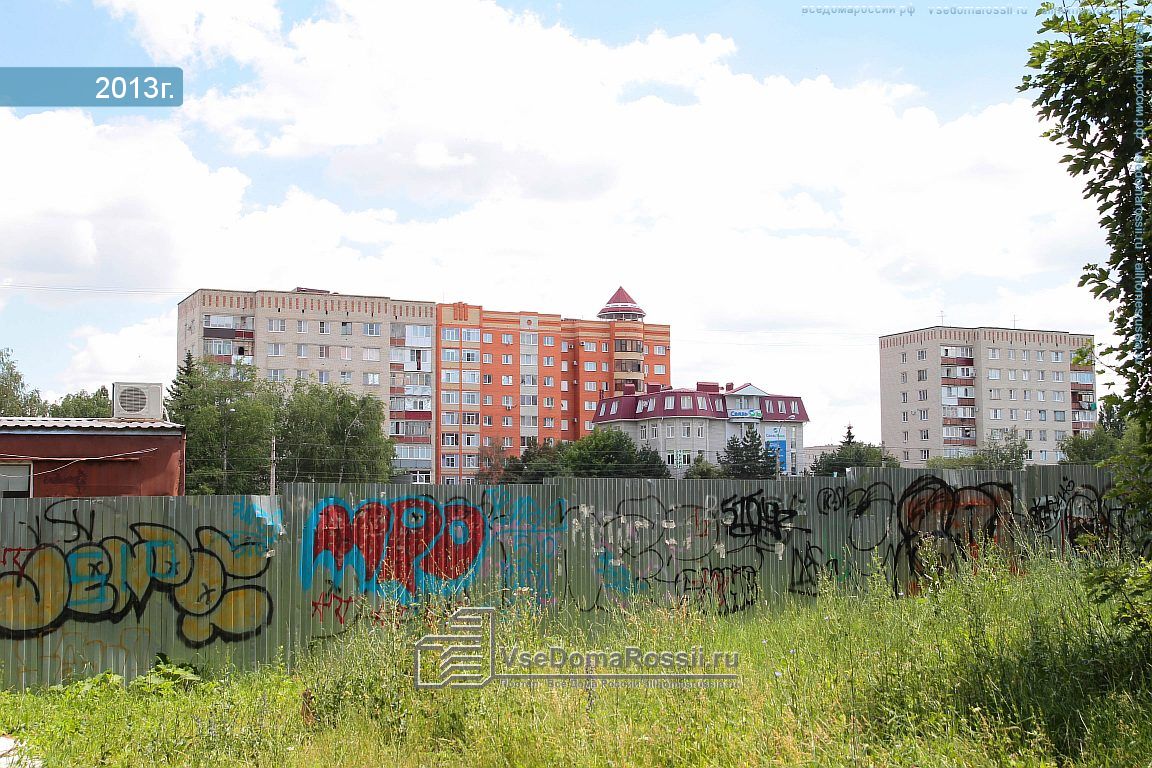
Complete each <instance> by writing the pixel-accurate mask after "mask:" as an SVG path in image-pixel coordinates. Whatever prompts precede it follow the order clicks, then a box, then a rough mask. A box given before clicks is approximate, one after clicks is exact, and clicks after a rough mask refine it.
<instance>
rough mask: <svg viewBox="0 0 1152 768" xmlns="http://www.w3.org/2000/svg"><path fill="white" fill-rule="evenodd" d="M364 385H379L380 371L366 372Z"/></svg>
mask: <svg viewBox="0 0 1152 768" xmlns="http://www.w3.org/2000/svg"><path fill="white" fill-rule="evenodd" d="M364 386H366V387H378V386H380V374H378V373H365V374H364Z"/></svg>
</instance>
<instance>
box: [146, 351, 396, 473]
mask: <svg viewBox="0 0 1152 768" xmlns="http://www.w3.org/2000/svg"><path fill="white" fill-rule="evenodd" d="M166 405H167V410H168V417H169V418H170V419H172V420H173V421H176V422H178V423H180V424H183V425H184V426H185V428H186V430H187V436H188V438H187V439H188V442H187V457H186V466H187V487H188V493H189V494H213V493H267V492H268V491H269V484H270V482H271V467H272V445H273V436H275V438H276V459H277V463H276V471H277V478H276V479H277V483H287V482H319V483H324V482H331V483H341V482H345V483H348V482H352V483H358V482H365V483H367V482H387V481H388V480H389V479H390V478H391V477H392V459H393V456H394V453H395V447H394V445H393V443H392V441H391V440H389V439H388V437H387V436H386V435H385V434H384V421H385V416H386V413H387V412H386V410H385V408H384V405H383V404H382V403H381V402H380V401H379V400H377V399H375V398H373V397H371V396H368V395H355V394H353V393H351V392H349V391H348V390H347V389H345V388H343V387H331V386H325V385H321V384H316V383H310V382H299V381H298V382H294V383H293V384H292V385H291V386H285V385H279V384H273V383H271V382H267V381H263V380H261V379H258V378H256V376H255V375H254V370H253V369H251V368H247V367H239V368H238V370H237V374H236V375H233V374H232V372H231V371H230V369H229V368H228V367H226V366H221V365H217V364H216V363H213V362H210V361H203V362H196V361H194V360H192V359H191V356H189V357H186V358H185V360H184V364H182V365H181V366H180V370H179V372H178V373H177V375H176V378H175V380H174V381H173V382H172V386H171V387H169V390H168V399H167V402H166Z"/></svg>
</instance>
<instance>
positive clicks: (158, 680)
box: [128, 654, 204, 696]
mask: <svg viewBox="0 0 1152 768" xmlns="http://www.w3.org/2000/svg"><path fill="white" fill-rule="evenodd" d="M203 683H204V678H203V677H201V676H200V673H199V672H197V671H196V669H195V668H194V667H193V666H192V665H191V664H176V663H174V662H172V661H169V659H168V657H166V656H165V655H164V654H160V655H159V658H158V659H157V661H156V664H155V665H154V666H153V667H152V669H150V670H148V671H147V672H146V673H144V674H143V675H140V677H137V678H136V679H135V680H133V681H132V682H131V683H130V684H129V685H128V688H129V689H130V690H133V691H137V692H139V693H143V694H149V695H153V696H165V695H169V694H172V693H175V692H177V691H187V690H190V689H192V688H195V687H196V686H198V685H201V684H203Z"/></svg>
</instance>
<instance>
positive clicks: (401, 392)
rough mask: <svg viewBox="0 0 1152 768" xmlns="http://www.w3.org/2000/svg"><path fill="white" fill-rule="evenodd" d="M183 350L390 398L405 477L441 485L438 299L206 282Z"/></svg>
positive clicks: (279, 376) (186, 309) (192, 305)
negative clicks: (216, 286) (437, 458)
mask: <svg viewBox="0 0 1152 768" xmlns="http://www.w3.org/2000/svg"><path fill="white" fill-rule="evenodd" d="M178 324H179V325H178V328H179V329H178V339H177V353H178V356H179V360H180V361H181V362H182V361H183V359H184V356H185V354H186V353H188V352H191V353H192V356H193V357H194V358H196V359H200V358H202V357H204V356H208V357H209V358H211V359H213V360H215V361H217V362H220V363H223V364H227V365H236V364H241V363H243V364H246V365H253V366H255V368H256V371H257V375H259V376H261V377H264V378H267V379H269V380H271V381H280V382H287V381H291V380H293V379H309V380H312V381H316V382H319V383H321V384H340V385H343V386H345V387H347V388H348V389H350V390H351V391H352V392H355V393H357V394H370V395H373V396H374V397H377V398H379V399H380V400H382V401H383V402H384V403H385V404H386V405H387V406H388V410H389V420H388V430H389V433H390V434H391V436H392V437H393V439H395V440H396V468H397V469H398V470H399V471H400V472H401V474H400V476H399V477H398V480H399V481H404V480H410V481H414V482H431V481H432V480H433V479H434V478H433V474H432V468H433V443H432V441H433V437H434V434H435V428H434V426H433V425H434V421H433V419H434V418H435V413H434V406H435V398H434V391H435V390H434V389H433V386H434V376H435V361H434V357H433V341H434V340H433V332H434V327H435V324H436V305H435V303H433V302H428V301H401V300H395V299H390V298H388V297H386V296H352V295H343V294H334V293H331V292H329V291H319V290H312V289H307V288H297V289H296V290H295V291H251V292H249V291H228V290H213V289H201V290H198V291H196V292H195V293H193V294H191V295H190V296H188V297H187V298H185V299H184V300H183V301H181V302H180V306H179V310H178Z"/></svg>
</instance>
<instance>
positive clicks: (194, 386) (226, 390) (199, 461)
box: [167, 361, 279, 494]
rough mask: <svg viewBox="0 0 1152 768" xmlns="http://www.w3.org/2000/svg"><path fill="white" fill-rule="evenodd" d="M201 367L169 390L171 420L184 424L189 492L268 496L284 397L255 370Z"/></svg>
mask: <svg viewBox="0 0 1152 768" xmlns="http://www.w3.org/2000/svg"><path fill="white" fill-rule="evenodd" d="M239 373H240V375H237V376H233V375H232V374H231V372H230V371H229V369H228V368H227V367H225V366H221V365H218V364H216V363H212V362H208V361H205V362H200V363H195V364H194V365H193V366H192V369H191V370H190V371H183V370H182V371H181V374H179V375H178V378H177V382H178V383H177V385H176V386H175V387H174V388H172V389H170V390H169V397H168V400H167V410H168V416H169V418H170V419H172V420H173V421H175V422H177V423H179V424H183V425H184V427H185V431H186V434H187V445H186V449H185V467H186V470H185V471H186V478H187V479H186V485H187V489H188V493H189V494H221V493H223V494H229V493H267V492H268V483H269V470H270V468H271V464H272V461H271V457H272V433H273V428H274V425H275V423H276V411H277V406H278V399H279V398H278V397H277V395H276V393H275V392H274V391H273V390H272V389H271V388H270V387H269V386H268V384H267V382H264V381H261V380H259V379H257V378H256V377H255V375H254V370H253V369H250V368H241V369H239Z"/></svg>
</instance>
